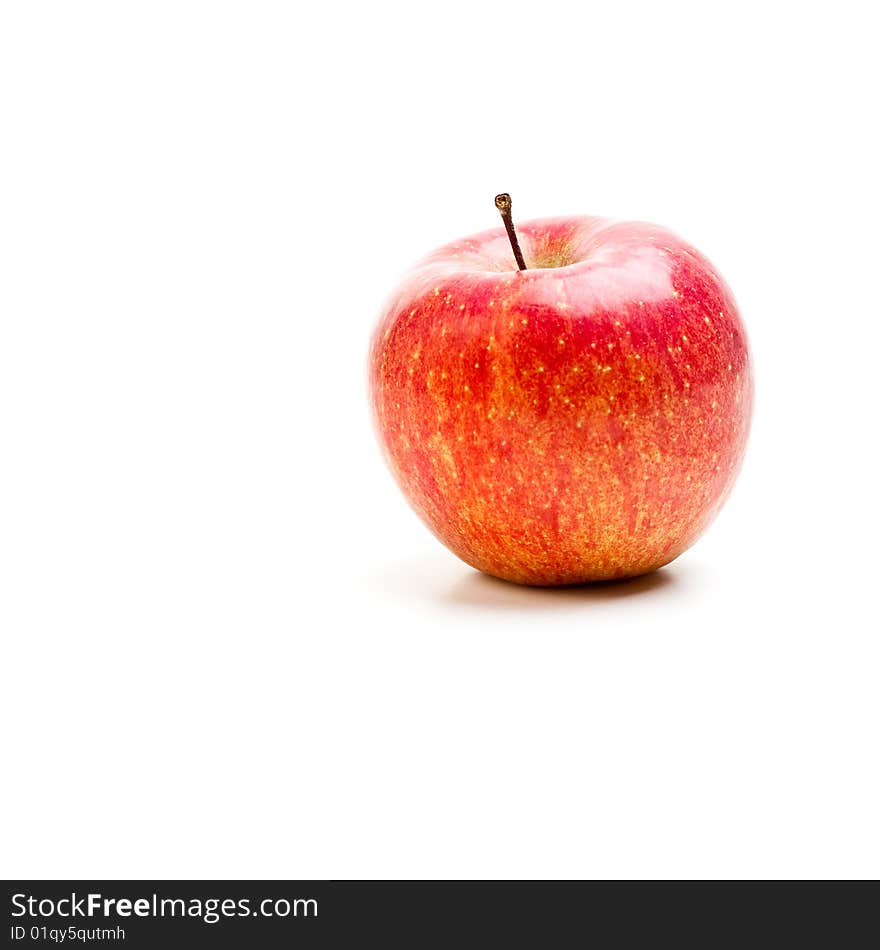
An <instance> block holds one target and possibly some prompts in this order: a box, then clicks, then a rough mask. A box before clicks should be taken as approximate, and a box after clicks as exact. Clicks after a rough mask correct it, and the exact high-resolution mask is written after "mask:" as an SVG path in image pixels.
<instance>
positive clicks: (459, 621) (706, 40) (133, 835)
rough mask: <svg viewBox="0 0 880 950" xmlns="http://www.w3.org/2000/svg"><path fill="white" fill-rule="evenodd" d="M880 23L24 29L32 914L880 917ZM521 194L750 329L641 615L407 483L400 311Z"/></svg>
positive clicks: (15, 348)
mask: <svg viewBox="0 0 880 950" xmlns="http://www.w3.org/2000/svg"><path fill="white" fill-rule="evenodd" d="M870 12H871V6H870V4H866V3H860V2H858V3H857V2H852V3H846V2H838V3H834V4H830V3H829V4H815V3H809V2H808V3H790V4H788V3H773V2H766V0H765V2H761V3H755V4H738V5H737V4H725V5H723V6H722V5H720V4H717V3H707V2H705V0H703V2H695V3H680V2H678V3H676V2H667V3H662V4H659V3H639V4H634V3H620V2H615V3H601V4H598V3H584V2H571V3H552V2H544V3H540V4H535V3H531V4H521V3H513V2H505V3H498V2H495V3H476V2H467V3H458V2H445V3H443V4H442V5H441V4H438V5H436V6H435V7H433V8H430V7H428V6H426V5H423V4H414V3H400V4H393V3H387V2H385V3H382V2H378V3H376V2H374V3H357V4H355V3H351V4H336V5H328V4H315V3H304V4H298V3H278V4H273V3H253V2H249V3H244V2H241V3H220V2H211V3H204V4H199V3H180V2H174V3H161V2H155V0H154V2H152V3H111V2H108V3H88V2H84V3H76V4H72V3H57V4H53V3H7V4H4V5H3V8H2V14H0V97H2V106H0V108H2V111H0V133H2V149H0V165H2V169H0V172H2V173H0V190H2V192H0V193H2V206H0V242H2V247H0V321H2V322H0V631H2V633H0V636H2V640H0V643H2V657H3V660H2V672H3V677H2V692H0V697H2V710H0V712H2V729H3V734H4V735H3V770H4V778H3V782H2V788H0V796H2V809H0V812H2V822H3V828H2V839H3V845H2V848H0V872H2V874H3V876H14V877H26V876H38V877H52V876H59V877H67V876H72V877H89V876H108V877H122V876H129V877H142V878H143V877H152V876H156V877H161V878H173V877H188V876H196V877H203V876H208V877H232V878H241V877H258V876H263V877H331V876H333V877H483V876H497V877H544V876H552V877H592V876H596V877H642V876H662V877H677V876H687V877H704V876H722V877H737V876H770V877H775V876H795V877H809V876H822V877H827V876H831V877H836V876H877V875H878V874H880V821H878V815H880V810H878V808H877V802H878V800H880V768H878V754H877V749H878V712H880V700H878V690H877V683H878V673H880V670H878V663H880V645H878V622H877V616H876V606H877V600H876V596H875V589H876V586H877V582H878V581H877V537H878V517H877V465H876V461H875V455H874V453H875V448H876V443H877V434H878V433H877V403H878V397H877V380H878V370H877V361H878V344H880V331H878V327H880V313H878V304H877V292H878V279H877V274H878V268H880V240H878V234H880V232H878V226H877V218H878V214H880V201H878V187H877V170H878V167H880V150H878V142H877V111H876V106H877V88H878V81H880V75H878V68H877V58H876V31H875V30H874V29H873V28H872V27H871V24H870V23H869V21H868V16H869V14H870ZM501 190H509V191H511V192H512V194H513V196H514V204H515V211H516V213H517V215H518V217H519V218H520V219H526V218H529V217H536V216H541V215H546V214H564V213H597V214H604V215H609V216H612V217H620V218H644V219H647V220H654V221H657V222H659V223H662V224H665V225H666V226H668V227H670V228H672V229H673V230H675V231H678V232H679V233H681V234H682V235H683V236H685V237H686V238H687V239H688V240H690V241H692V242H693V243H694V244H696V245H697V246H698V247H700V248H701V249H702V250H703V251H705V252H706V253H707V254H708V255H709V256H710V258H712V259H713V261H714V262H715V263H716V264H717V265H718V267H719V268H720V270H721V271H722V273H724V275H725V276H726V278H727V280H728V281H729V283H730V284H731V285H732V287H733V289H734V291H735V293H736V294H737V296H738V298H739V302H740V305H741V308H742V311H743V314H744V317H745V320H746V323H747V326H748V329H749V332H750V335H751V340H752V345H753V348H754V353H755V361H756V373H757V403H756V412H755V419H754V428H753V437H752V440H751V445H750V449H749V454H748V458H747V462H746V466H745V468H744V470H743V473H742V476H741V478H740V481H739V483H738V485H737V488H736V490H735V492H734V494H733V496H732V498H731V500H730V502H729V503H728V505H727V507H726V509H725V510H724V512H723V513H722V515H721V517H720V518H719V519H718V521H717V522H716V523H715V525H714V526H713V527H712V529H711V530H710V532H709V533H708V535H707V536H706V537H705V538H704V539H702V540H701V541H700V542H699V543H698V544H697V545H696V547H695V548H694V549H692V550H691V551H690V552H688V553H687V554H685V555H684V556H683V557H682V558H681V559H680V560H679V561H677V562H676V563H674V564H673V565H672V566H670V567H669V568H667V569H665V570H663V571H662V572H660V573H659V574H658V575H656V576H654V577H652V578H648V579H646V580H643V581H637V582H635V583H633V584H631V585H623V586H617V587H611V588H609V587H603V588H595V589H590V588H587V589H575V590H563V591H557V592H553V591H540V590H528V589H520V588H516V587H514V586H510V585H505V584H503V583H500V582H497V581H492V580H489V579H487V578H484V577H482V576H479V575H477V574H476V573H474V572H473V571H472V570H470V569H469V568H468V567H466V566H465V565H463V564H461V563H460V562H458V561H457V560H456V559H455V558H454V557H453V556H452V555H451V554H449V553H448V552H447V551H446V550H445V549H444V548H443V547H442V546H440V544H439V543H438V542H436V541H435V540H434V539H433V538H432V537H431V536H430V535H429V534H428V532H427V531H426V529H425V528H423V527H422V525H421V524H420V523H419V522H418V520H417V519H416V518H415V516H414V515H413V514H411V512H410V511H409V509H408V508H407V506H406V504H405V503H404V501H403V499H402V497H401V495H400V494H399V492H398V490H397V488H396V487H395V486H394V484H393V482H392V480H391V477H390V475H389V474H388V473H387V472H386V471H385V469H384V466H383V464H382V461H381V458H380V456H379V453H378V450H377V448H376V446H375V441H374V437H373V433H372V430H371V427H370V420H369V415H368V411H367V402H366V395H365V360H366V348H367V342H368V338H369V333H370V331H371V328H372V325H373V322H374V320H375V317H376V315H377V313H378V310H379V307H380V306H381V303H382V301H383V299H384V297H385V296H386V294H387V293H388V292H389V291H390V290H391V289H392V288H393V286H394V284H395V282H396V281H397V280H398V279H399V276H400V275H401V273H402V272H403V270H404V269H405V268H406V267H407V266H409V264H410V263H412V262H413V260H415V259H416V258H418V257H419V256H421V255H422V254H423V253H425V252H427V251H429V250H430V249H431V248H433V247H434V246H436V245H438V244H440V243H443V242H445V241H448V240H451V239H454V238H456V237H460V236H463V235H466V234H469V233H471V232H473V231H477V230H481V229H483V228H486V227H494V226H496V225H497V224H498V220H497V213H496V211H495V208H494V206H493V203H492V198H493V196H494V195H495V193H496V192H498V191H501Z"/></svg>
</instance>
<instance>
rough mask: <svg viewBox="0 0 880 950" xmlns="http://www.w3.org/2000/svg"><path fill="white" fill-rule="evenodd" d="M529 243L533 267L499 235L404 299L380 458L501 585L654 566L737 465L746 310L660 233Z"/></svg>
mask: <svg viewBox="0 0 880 950" xmlns="http://www.w3.org/2000/svg"><path fill="white" fill-rule="evenodd" d="M499 207H501V205H499ZM517 230H518V233H519V237H520V240H521V244H522V250H523V256H524V258H525V264H526V266H527V269H525V270H518V269H517V265H516V263H515V260H514V255H513V253H512V250H511V243H510V242H509V241H508V236H507V235H506V234H505V232H504V230H502V229H501V228H497V229H495V230H491V231H486V232H484V233H482V234H477V235H475V236H473V237H470V238H466V239H464V240H460V241H455V242H454V243H452V244H449V245H447V246H446V247H443V248H441V249H439V250H437V251H435V252H434V253H433V254H431V255H429V256H428V257H427V258H425V259H424V260H423V261H422V262H421V263H420V264H418V265H417V266H416V267H415V268H414V269H413V270H412V271H411V272H410V273H409V275H408V276H407V277H406V279H405V280H404V281H403V283H402V284H401V286H400V287H399V288H398V289H397V291H396V292H395V293H394V294H393V296H392V297H391V300H390V302H389V303H388V305H387V307H386V309H385V311H384V313H383V315H382V317H381V319H380V322H379V325H378V328H377V329H376V331H375V334H374V337H373V340H372V345H371V350H370V367H369V372H370V390H371V398H372V403H373V408H374V414H375V420H376V426H377V429H378V433H379V438H380V441H381V444H382V447H383V450H384V453H385V456H386V458H387V460H388V463H389V465H390V467H391V470H392V472H393V473H394V475H395V477H396V479H397V481H398V483H399V485H400V487H401V489H402V490H403V492H404V494H405V495H406V497H407V498H408V499H409V502H410V504H411V505H412V506H413V508H414V509H415V510H416V512H417V513H418V514H419V515H420V516H421V518H422V520H423V521H424V522H425V523H426V524H427V526H428V527H429V528H430V529H431V530H432V531H433V532H434V534H435V535H436V536H437V537H438V538H439V539H440V540H441V541H442V542H443V543H444V544H445V545H446V546H447V547H448V548H449V549H450V550H452V551H453V552H455V554H457V555H458V556H459V557H460V558H461V559H462V560H464V561H466V562H467V563H468V564H470V565H472V566H473V567H475V568H478V569H479V570H481V571H485V572H486V573H487V574H492V575H494V576H496V577H501V578H505V579H507V580H511V581H517V582H519V583H522V584H539V585H557V584H576V583H581V582H584V581H598V580H606V579H610V578H621V577H631V576H634V575H638V574H644V573H646V572H648V571H653V570H655V569H656V568H659V567H661V566H662V565H664V564H667V563H668V562H669V561H671V560H673V558H676V557H678V555H679V554H681V553H682V552H683V551H684V550H685V549H687V548H688V547H689V546H690V545H691V544H693V542H694V541H695V540H696V538H697V537H698V536H699V535H700V534H701V532H702V531H703V530H704V529H705V528H706V526H707V525H708V524H709V523H710V522H711V520H712V519H713V517H714V516H715V514H716V513H717V512H718V510H719V509H720V507H721V505H722V504H723V502H724V500H725V498H726V497H727V495H728V493H729V491H730V489H731V487H732V485H733V482H734V479H735V478H736V474H737V471H738V469H739V467H740V463H741V460H742V457H743V452H744V449H745V444H746V437H747V435H748V429H749V420H750V415H751V408H752V366H751V358H750V355H749V349H748V343H747V340H746V335H745V330H744V328H743V325H742V322H741V320H740V316H739V313H738V311H737V307H736V303H735V302H734V299H733V296H732V294H731V292H730V290H729V288H728V287H727V285H726V284H725V283H724V281H723V280H722V278H721V276H720V275H719V274H718V272H717V271H716V270H715V268H714V267H713V266H712V265H711V264H710V263H709V261H708V260H706V258H705V257H703V256H702V255H701V254H700V253H699V252H698V251H696V250H695V249H694V248H693V247H691V246H690V245H688V244H686V243H685V242H684V241H682V240H681V239H680V238H678V237H676V236H675V235H674V234H672V233H670V232H669V231H667V230H664V229H663V228H660V227H657V226H656V225H652V224H645V223H642V222H615V221H609V220H605V219H602V218H593V217H567V218H548V219H543V220H536V221H529V222H526V223H524V224H522V225H519V226H518V228H517Z"/></svg>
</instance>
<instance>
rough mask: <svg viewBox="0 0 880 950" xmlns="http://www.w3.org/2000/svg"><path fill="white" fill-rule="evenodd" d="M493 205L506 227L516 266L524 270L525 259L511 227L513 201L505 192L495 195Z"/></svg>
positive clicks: (514, 231)
mask: <svg viewBox="0 0 880 950" xmlns="http://www.w3.org/2000/svg"><path fill="white" fill-rule="evenodd" d="M495 207H496V208H497V209H498V210H499V211H500V212H501V220H502V221H503V222H504V227H505V228H507V236H508V237H509V238H510V246H511V247H512V248H513V256H514V258H516V266H517V267H518V268H519V269H520V270H525V269H526V259H525V258H524V257H523V252H522V250H521V249H520V246H519V238H518V237H517V236H516V230H515V229H514V227H513V214H512V213H511V209H512V208H513V202H512V201H511V200H510V195H509V194H507V192H504V194H501V195H495Z"/></svg>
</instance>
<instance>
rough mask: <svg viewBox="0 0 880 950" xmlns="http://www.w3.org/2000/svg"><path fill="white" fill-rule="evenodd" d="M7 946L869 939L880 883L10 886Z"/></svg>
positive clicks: (836, 942)
mask: <svg viewBox="0 0 880 950" xmlns="http://www.w3.org/2000/svg"><path fill="white" fill-rule="evenodd" d="M6 890H7V893H6V921H5V926H4V940H5V945H6V946H10V947H18V948H21V950H28V948H49V947H61V946H69V947H73V948H96V947H99V946H101V947H104V946H112V945H118V946H124V947H128V948H132V950H139V948H151V950H154V948H157V947H187V948H200V947H227V946H229V947H257V948H260V950H267V948H274V947H358V946H365V947H374V946H375V947H411V948H418V947H421V946H424V945H426V944H429V945H434V944H435V943H436V942H437V941H438V940H440V941H442V942H444V944H445V945H447V946H450V947H459V946H460V947H470V946H480V947H483V946H485V947H495V946H502V945H503V946H505V947H509V946H533V947H541V948H544V947H548V948H555V947H575V946H596V947H631V946H632V947H635V946H653V945H655V944H660V943H662V944H663V945H666V944H667V943H671V944H672V945H681V944H684V945H695V946H696V945H698V946H701V947H711V946H716V945H718V944H719V943H720V944H722V945H724V944H727V943H728V942H730V941H736V942H737V943H738V945H740V946H749V947H755V946H788V945H791V944H792V940H793V938H794V936H795V935H796V934H798V933H807V934H808V935H809V937H810V942H811V943H813V942H817V943H818V945H826V946H845V947H856V946H862V945H867V944H864V939H865V936H866V935H867V934H869V933H870V934H873V933H874V930H875V924H874V921H873V919H872V918H871V917H870V916H869V914H870V911H871V908H872V907H873V906H874V905H876V902H877V897H878V888H877V885H876V884H873V883H857V884H853V883H845V882H842V883H836V884H822V883H809V882H805V883H799V884H792V883H781V884H774V883H769V882H763V883H761V882H753V883H727V884H717V883H712V882H702V883H696V882H695V883H687V882H667V883H650V882H641V883H638V882H636V883H625V882H618V883H613V882H592V883H591V882H574V881H531V882H530V881H508V882H500V881H488V882H485V881H483V882H481V881H421V882H420V881H236V882H234V881H64V882H61V881H18V882H6Z"/></svg>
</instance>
